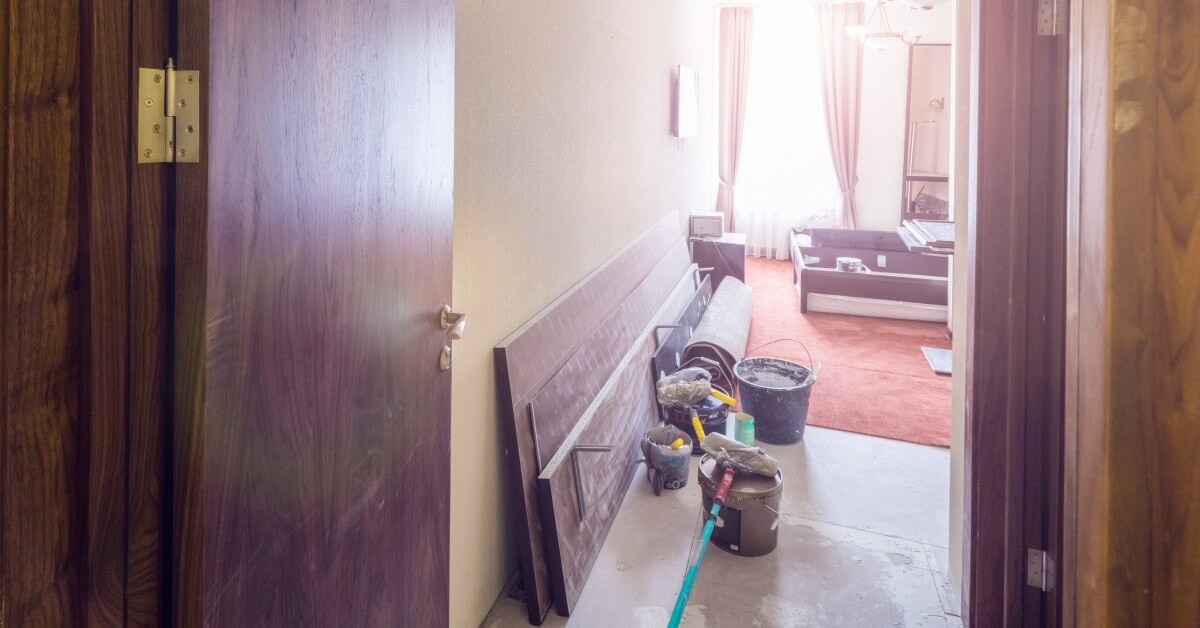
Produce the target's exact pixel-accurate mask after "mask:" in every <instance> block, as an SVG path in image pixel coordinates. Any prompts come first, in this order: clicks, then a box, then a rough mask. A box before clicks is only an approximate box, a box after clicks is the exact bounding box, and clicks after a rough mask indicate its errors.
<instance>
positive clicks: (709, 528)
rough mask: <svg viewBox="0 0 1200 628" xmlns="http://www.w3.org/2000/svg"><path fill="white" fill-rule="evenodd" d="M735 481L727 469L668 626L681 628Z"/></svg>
mask: <svg viewBox="0 0 1200 628" xmlns="http://www.w3.org/2000/svg"><path fill="white" fill-rule="evenodd" d="M731 483H733V469H731V468H727V469H725V476H724V477H722V478H721V485H720V486H718V487H717V494H716V496H715V497H714V498H713V505H712V509H711V510H709V512H708V521H705V522H704V532H703V533H701V534H700V551H698V552H696V562H694V563H692V564H691V566H690V567H688V570H687V574H685V575H684V576H683V588H682V589H680V591H679V597H678V598H676V600H675V610H674V611H673V612H672V613H671V621H670V622H668V623H667V628H679V622H681V621H683V611H684V609H685V608H687V601H688V597H689V596H690V595H691V594H692V585H693V584H695V582H696V572H698V571H700V561H702V560H704V550H706V549H708V540H709V539H710V538H712V533H713V527H714V526H715V525H716V524H717V513H719V512H721V502H723V501H725V495H726V494H727V493H728V492H729V485H730V484H731Z"/></svg>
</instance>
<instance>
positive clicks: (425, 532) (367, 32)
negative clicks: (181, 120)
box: [175, 0, 454, 626]
mask: <svg viewBox="0 0 1200 628" xmlns="http://www.w3.org/2000/svg"><path fill="white" fill-rule="evenodd" d="M180 4H181V10H180V19H181V29H180V30H181V33H184V34H183V35H182V36H183V37H185V38H188V37H190V38H191V39H189V40H186V41H185V42H183V43H182V44H181V46H182V50H181V53H180V63H181V65H188V64H191V65H192V66H195V63H196V62H197V60H199V62H203V60H205V59H206V60H207V68H206V70H207V71H206V72H205V76H206V77H207V79H206V81H205V89H206V90H207V97H206V98H205V99H204V102H205V104H206V108H207V127H208V135H207V144H206V147H205V157H204V159H205V163H206V171H205V168H200V169H193V170H190V171H189V170H186V167H184V168H181V169H180V171H179V172H180V174H179V176H180V177H182V180H181V182H180V188H181V189H183V190H188V191H189V192H188V193H187V198H186V199H179V200H178V202H179V203H180V207H179V211H180V212H181V215H185V216H186V218H183V219H182V220H185V221H194V220H195V218H196V216H197V215H198V210H197V204H200V205H203V206H204V207H206V212H205V213H204V216H205V218H204V221H203V224H202V225H200V224H197V223H195V222H193V223H192V224H195V225H196V227H197V228H200V229H203V230H204V231H206V233H207V237H206V239H207V245H206V247H205V251H204V253H203V254H202V255H201V254H198V253H197V252H196V251H192V252H191V253H189V254H187V255H185V256H184V257H185V258H184V259H182V260H181V265H180V266H179V267H178V268H177V271H178V272H179V273H180V276H181V278H182V279H181V281H182V282H183V283H184V284H188V282H195V281H197V277H198V276H199V275H200V274H201V273H198V272H197V265H204V268H205V271H204V272H203V273H202V275H203V277H204V289H205V292H206V294H205V296H204V299H203V301H204V303H205V305H204V315H203V318H202V319H196V318H188V316H189V314H188V310H189V308H194V306H195V304H196V302H197V301H195V300H192V301H188V300H184V301H182V302H178V303H177V308H178V309H182V310H184V312H182V313H177V316H183V317H184V319H183V320H179V321H178V323H179V324H181V325H184V326H188V325H193V326H194V325H195V323H196V322H200V323H202V325H203V336H202V337H201V338H202V339H203V342H204V343H205V345H204V348H203V352H202V355H203V360H204V367H203V373H202V374H203V378H204V386H203V387H202V388H200V387H196V386H190V385H188V384H187V383H186V382H183V384H182V387H181V388H180V389H179V391H180V394H181V395H183V394H190V393H189V392H188V391H193V392H196V391H199V390H203V399H202V404H201V407H202V410H203V412H202V413H194V414H189V412H188V411H187V410H186V408H187V407H190V406H189V403H188V400H187V399H179V400H178V403H179V404H180V405H179V406H178V407H177V410H178V409H179V408H184V410H183V411H182V414H181V415H179V417H178V418H177V420H179V421H188V420H191V421H193V422H192V423H191V424H189V425H181V426H180V430H178V431H177V432H176V433H177V435H179V434H183V435H184V437H185V438H184V439H182V440H181V439H179V438H177V439H176V462H177V465H176V469H177V471H178V472H179V473H184V474H186V473H192V472H193V471H196V470H197V469H198V475H197V476H194V477H190V478H183V484H185V485H186V486H187V487H189V488H181V484H180V478H177V479H176V483H175V486H176V491H175V497H176V499H177V500H185V503H184V504H182V506H181V508H182V510H181V511H180V514H179V516H178V525H179V532H180V534H181V535H182V538H181V539H180V543H181V545H180V548H179V551H178V554H179V556H180V557H181V559H180V563H179V566H178V568H177V573H178V574H180V576H179V577H180V579H181V580H184V582H182V583H181V586H180V590H179V591H178V604H179V610H178V615H179V617H180V618H181V619H182V620H191V621H184V623H199V622H196V621H194V620H196V618H197V617H198V616H199V617H201V618H202V622H203V623H205V624H208V625H212V626H260V625H270V626H306V625H310V626H361V625H371V626H403V625H409V626H439V625H445V624H447V622H448V613H449V599H448V590H449V577H448V570H449V500H450V473H449V471H450V396H449V390H450V373H449V372H448V371H442V370H440V369H439V360H438V356H439V353H440V351H441V349H442V347H443V346H444V345H446V344H449V340H448V339H447V338H446V336H445V334H444V332H443V331H442V330H441V327H440V325H439V317H438V312H439V310H440V308H441V307H442V306H443V305H444V304H448V303H449V301H450V279H451V223H452V220H451V219H452V212H453V208H452V189H453V149H454V135H453V121H454V5H453V3H452V0H295V1H291V0H289V1H288V2H234V1H233V0H181V3H180ZM205 11H207V15H208V18H207V20H206V19H205ZM193 26H194V27H196V28H204V27H205V26H207V28H208V29H209V30H208V37H207V40H205V39H203V38H198V37H197V36H196V35H195V32H196V31H195V30H193V29H192V28H191V27H193ZM187 32H191V33H192V34H191V35H187V34H186V33H187ZM188 42H190V43H188ZM205 43H207V46H208V48H207V51H205V50H203V49H202V48H203V47H204V45H205ZM200 176H202V177H203V183H202V184H198V183H197V182H196V181H195V180H194V179H195V177H200ZM193 288H194V286H190V285H189V286H188V287H186V288H185V290H191V289H193ZM192 331H195V330H194V329H193V330H192ZM181 333H186V331H185V332H181ZM194 341H195V337H194V336H193V337H192V340H191V341H188V342H194ZM191 346H194V345H189V347H191ZM188 351H190V349H186V350H184V352H185V353H186V352H188ZM187 367H188V365H187V364H185V365H183V367H182V368H184V369H186V368H187ZM184 379H186V378H184ZM179 381H181V380H178V379H177V382H179ZM189 416H190V417H191V418H190V419H189V418H188V417H189ZM196 421H202V422H199V423H197V422H196ZM187 438H192V439H193V440H192V441H191V442H189V441H188V440H187ZM195 439H198V442H199V445H197V441H196V440H195ZM198 448H202V454H199V455H197V453H196V452H197V451H198ZM184 460H192V461H193V462H183V461H184ZM180 465H182V467H181V466H180ZM188 556H193V557H195V556H198V557H200V559H201V562H202V564H203V575H202V577H201V578H199V579H196V580H194V581H193V580H191V579H190V578H191V574H192V573H193V572H194V570H197V569H199V568H200V565H197V564H194V563H192V564H189V562H190V561H189V560H188V558H187V557H188Z"/></svg>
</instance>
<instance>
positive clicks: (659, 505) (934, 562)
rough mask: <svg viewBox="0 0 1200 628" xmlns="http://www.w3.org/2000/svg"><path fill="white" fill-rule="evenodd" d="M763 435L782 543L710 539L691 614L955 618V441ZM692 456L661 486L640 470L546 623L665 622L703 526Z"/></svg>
mask: <svg viewBox="0 0 1200 628" xmlns="http://www.w3.org/2000/svg"><path fill="white" fill-rule="evenodd" d="M761 446H762V447H763V448H764V449H766V450H767V452H768V453H770V454H771V455H772V456H775V457H776V459H778V460H779V462H780V465H781V466H782V467H783V470H784V498H783V508H782V511H783V518H782V524H783V525H781V526H780V532H779V545H778V547H777V548H776V549H775V551H774V552H772V553H770V554H768V555H766V556H761V557H757V558H745V557H740V556H735V555H732V554H729V553H727V552H725V551H722V550H721V549H720V548H718V547H717V546H715V545H711V546H710V547H709V549H708V553H707V554H706V555H705V558H704V563H703V565H701V567H700V575H699V577H698V578H697V580H696V587H695V589H694V591H693V593H692V596H691V600H690V602H689V604H688V611H687V614H686V615H685V618H684V622H683V624H684V625H685V626H704V627H709V628H712V627H717V628H722V627H727V626H728V627H742V626H871V627H875V626H938V627H941V626H961V621H959V618H958V616H957V614H958V612H959V611H958V595H957V593H956V591H955V589H954V588H953V587H952V586H951V585H950V583H949V580H948V578H947V575H946V568H947V550H946V546H947V544H948V534H949V533H948V528H949V523H948V522H949V476H950V452H949V450H947V449H943V448H938V447H927V446H923V445H914V444H911V443H905V442H901V441H893V440H887V439H883V438H877V437H874V436H864V435H861V434H854V433H850V432H841V431H838V430H831V429H824V428H819V427H813V426H809V427H808V429H807V431H806V432H805V437H804V441H803V442H802V443H798V444H795V445H787V446H773V445H766V444H761ZM697 461H698V458H693V459H692V471H691V477H690V478H689V482H688V485H687V486H686V487H684V488H683V489H680V490H678V491H664V492H663V495H662V496H660V497H655V496H654V492H653V491H652V490H651V488H650V484H649V483H648V482H647V481H646V478H645V471H644V469H640V470H639V471H638V474H637V476H636V477H635V478H634V482H633V484H632V486H630V489H629V492H628V494H627V496H626V497H625V502H624V505H623V506H622V507H621V512H620V514H619V515H618V516H617V520H616V522H615V523H614V524H613V527H612V530H611V531H610V532H609V534H608V538H607V539H606V540H605V543H604V548H603V549H602V550H601V553H600V556H599V558H598V559H597V561H596V565H595V567H594V568H593V570H592V574H591V576H590V577H589V579H588V582H587V586H586V587H585V588H584V590H583V595H582V597H581V598H580V600H579V604H578V607H577V609H576V611H575V613H574V614H573V615H572V616H571V617H570V618H569V619H568V618H563V617H559V616H558V615H556V614H555V613H554V611H553V610H551V612H550V616H549V617H547V619H546V622H545V624H543V625H546V626H564V625H569V626H605V627H608V626H634V627H641V626H645V627H651V626H653V627H655V628H658V627H661V626H665V625H666V623H667V619H668V617H669V615H670V611H671V609H672V607H673V606H674V603H675V596H676V594H678V592H679V587H680V584H681V583H682V581H683V574H684V571H685V570H686V568H687V561H688V558H689V556H688V553H689V549H690V547H691V544H692V542H693V537H694V536H698V534H699V533H698V529H699V526H700V523H701V519H700V488H699V485H698V484H697V483H696V481H695V479H696V464H697ZM483 625H484V626H487V627H500V626H504V627H507V626H522V625H528V621H527V619H526V617H525V607H524V604H523V603H519V602H516V601H514V600H510V599H507V598H506V597H504V596H501V598H500V600H499V601H497V602H496V605H495V606H494V607H493V609H492V611H491V613H490V614H489V615H488V617H487V619H486V620H485V621H484V623H483Z"/></svg>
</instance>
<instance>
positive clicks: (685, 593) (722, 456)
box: [667, 433, 779, 628]
mask: <svg viewBox="0 0 1200 628" xmlns="http://www.w3.org/2000/svg"><path fill="white" fill-rule="evenodd" d="M700 448H701V449H703V450H704V452H705V453H707V454H708V455H709V456H712V458H713V460H715V461H716V463H717V465H718V466H719V467H724V468H725V474H724V475H723V476H722V477H721V483H720V484H719V485H718V486H717V492H716V495H715V496H713V504H712V509H710V510H709V513H708V518H707V520H706V521H705V522H704V532H703V533H702V534H701V535H700V549H699V550H698V551H697V552H696V560H695V562H693V563H692V564H691V565H689V566H688V570H687V573H686V574H685V575H684V577H683V588H682V589H681V590H680V591H679V597H678V598H677V599H676V600H675V610H674V612H672V613H671V621H670V623H668V624H667V626H668V628H678V626H679V622H680V621H682V620H683V611H684V609H685V608H686V607H687V601H688V597H689V596H691V594H692V585H693V584H694V583H695V581H696V572H698V571H699V570H700V561H702V560H704V550H705V549H707V548H708V541H709V539H711V538H712V533H713V527H715V526H716V523H717V514H718V513H720V512H721V506H722V505H723V504H724V502H725V496H726V495H727V494H728V493H729V485H730V484H732V483H733V475H734V472H735V470H736V471H737V472H742V473H757V474H758V475H763V476H766V477H771V478H773V477H775V474H776V473H778V472H779V463H778V462H776V461H775V459H774V458H772V457H770V456H768V455H767V453H766V452H764V451H763V450H762V449H759V448H758V447H751V446H749V445H746V444H743V443H740V442H738V441H736V440H732V439H730V438H727V437H725V436H724V435H722V434H716V433H713V434H709V435H708V436H707V437H704V439H703V440H701V441H700Z"/></svg>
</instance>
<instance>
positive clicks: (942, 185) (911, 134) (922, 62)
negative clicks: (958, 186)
mask: <svg viewBox="0 0 1200 628" xmlns="http://www.w3.org/2000/svg"><path fill="white" fill-rule="evenodd" d="M949 96H950V46H949V44H917V45H915V46H911V47H910V48H909V51H908V108H907V111H908V113H907V115H906V116H905V120H906V123H907V125H906V129H905V133H904V187H903V189H902V191H901V199H902V201H901V202H902V206H901V208H900V218H901V220H914V219H917V218H920V219H924V220H950V204H949V199H950V183H949V182H950V111H949V110H948V109H947V107H948V106H951V105H950V99H949Z"/></svg>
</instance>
